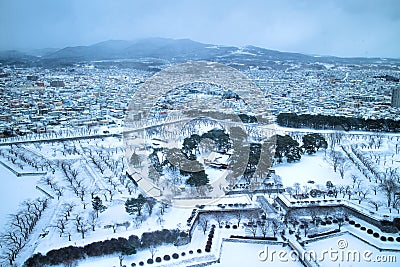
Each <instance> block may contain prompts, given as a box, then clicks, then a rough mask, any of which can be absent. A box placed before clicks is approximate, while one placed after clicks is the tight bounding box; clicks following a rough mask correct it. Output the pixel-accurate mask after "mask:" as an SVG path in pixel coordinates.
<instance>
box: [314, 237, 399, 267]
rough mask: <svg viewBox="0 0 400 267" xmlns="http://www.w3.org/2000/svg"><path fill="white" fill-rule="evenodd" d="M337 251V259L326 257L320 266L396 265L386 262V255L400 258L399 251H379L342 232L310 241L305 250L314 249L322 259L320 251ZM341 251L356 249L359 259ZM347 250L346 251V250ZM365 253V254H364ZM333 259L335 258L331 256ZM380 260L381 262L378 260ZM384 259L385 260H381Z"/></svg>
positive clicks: (395, 264)
mask: <svg viewBox="0 0 400 267" xmlns="http://www.w3.org/2000/svg"><path fill="white" fill-rule="evenodd" d="M343 244H345V245H346V247H345V248H343V249H341V248H339V246H344V245H343ZM330 249H332V250H333V251H338V253H337V255H338V258H337V260H331V259H330V258H328V257H326V259H325V260H324V261H321V262H319V264H320V265H321V266H324V267H333V266H343V267H350V266H351V267H353V266H354V267H357V266H365V265H366V266H382V267H383V266H398V264H399V263H398V262H387V261H389V260H388V259H387V256H388V255H393V256H395V257H396V259H397V261H398V260H399V259H400V252H391V251H379V250H378V249H376V248H375V247H373V246H371V245H369V244H367V243H365V242H364V241H362V240H360V239H358V238H357V237H355V236H353V235H351V234H348V233H347V234H343V235H340V236H336V237H333V238H328V239H324V240H320V241H316V242H310V243H309V245H307V247H306V250H309V251H310V250H312V251H315V252H316V253H317V254H316V255H317V259H319V258H321V259H322V256H321V255H322V251H323V250H330ZM342 251H344V253H348V252H349V251H356V252H357V255H358V252H360V255H361V257H360V260H358V257H353V256H351V257H350V258H349V257H348V256H347V254H345V255H344V256H343V254H342ZM346 251H347V252H346ZM367 251H370V252H371V254H368V252H367ZM365 253H367V254H365ZM333 259H335V258H333ZM379 261H381V262H379ZM382 261H386V262H382Z"/></svg>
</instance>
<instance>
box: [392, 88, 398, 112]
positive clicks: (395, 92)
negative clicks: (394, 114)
mask: <svg viewBox="0 0 400 267" xmlns="http://www.w3.org/2000/svg"><path fill="white" fill-rule="evenodd" d="M392 107H395V108H400V87H397V88H393V90H392Z"/></svg>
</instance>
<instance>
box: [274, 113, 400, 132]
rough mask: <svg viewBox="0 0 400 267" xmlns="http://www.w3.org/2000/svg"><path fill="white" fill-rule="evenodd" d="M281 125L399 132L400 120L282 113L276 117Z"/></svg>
mask: <svg viewBox="0 0 400 267" xmlns="http://www.w3.org/2000/svg"><path fill="white" fill-rule="evenodd" d="M276 122H277V123H278V124H279V125H280V126H284V127H293V128H312V129H318V130H319V129H337V128H341V129H344V130H347V131H349V130H362V131H374V132H399V131H400V121H395V120H391V119H362V118H353V117H344V116H328V115H320V114H318V115H311V114H300V115H297V114H294V113H280V114H279V115H278V117H277V119H276Z"/></svg>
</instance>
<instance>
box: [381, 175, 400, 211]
mask: <svg viewBox="0 0 400 267" xmlns="http://www.w3.org/2000/svg"><path fill="white" fill-rule="evenodd" d="M379 187H380V190H381V191H382V192H383V193H384V194H385V196H386V198H387V206H388V207H390V204H391V203H392V199H393V195H394V193H395V192H396V191H397V189H398V188H399V186H398V185H397V183H396V181H395V180H394V179H393V178H392V177H390V176H389V177H388V178H386V179H385V180H383V181H382V183H381V184H380V186H379Z"/></svg>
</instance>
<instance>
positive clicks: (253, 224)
mask: <svg viewBox="0 0 400 267" xmlns="http://www.w3.org/2000/svg"><path fill="white" fill-rule="evenodd" d="M247 229H248V230H249V231H250V233H252V235H253V237H256V234H257V230H258V227H257V221H256V220H255V219H254V218H251V219H250V220H249V222H248V223H247Z"/></svg>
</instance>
